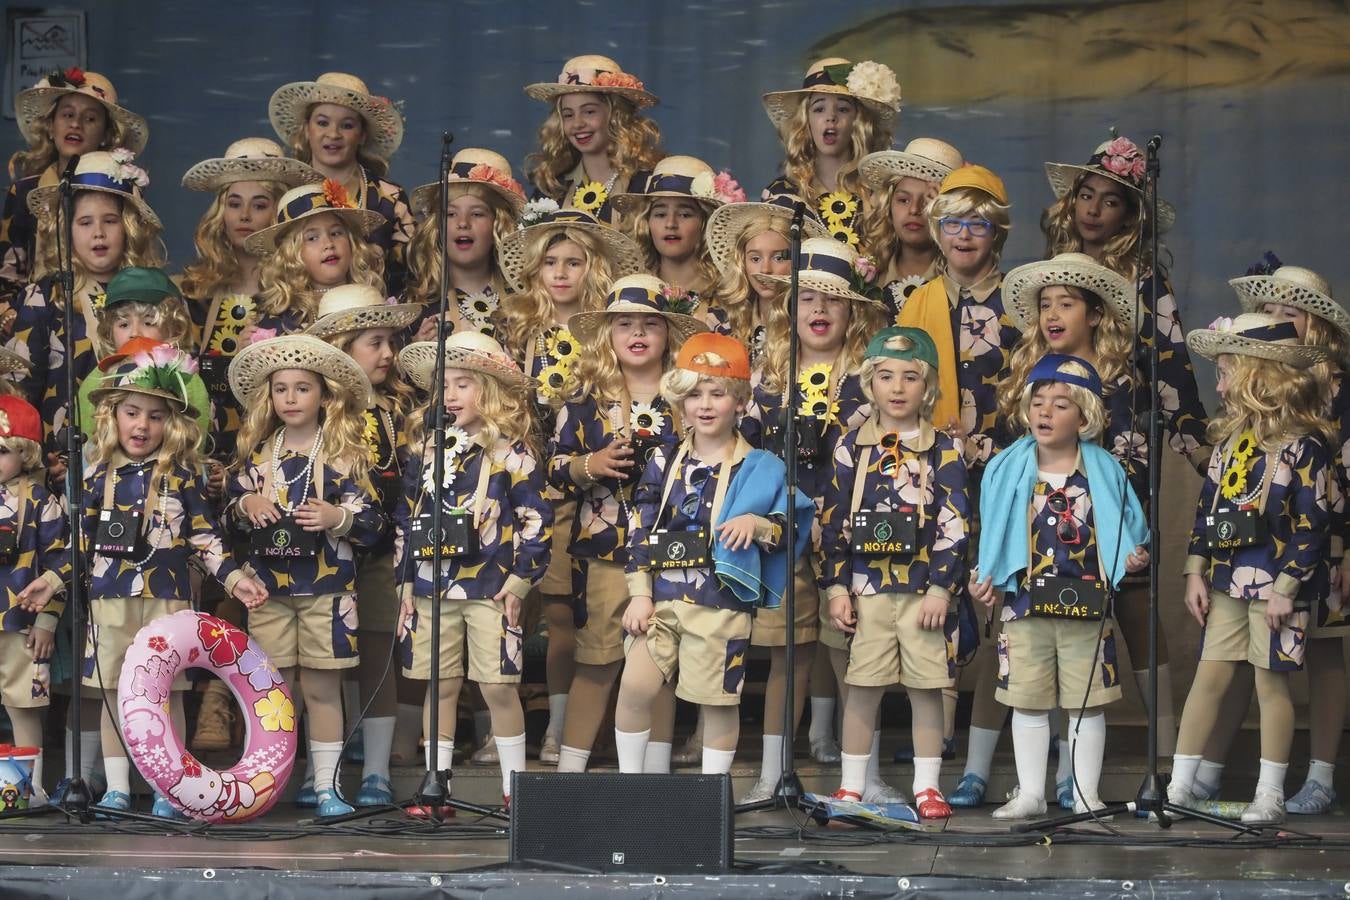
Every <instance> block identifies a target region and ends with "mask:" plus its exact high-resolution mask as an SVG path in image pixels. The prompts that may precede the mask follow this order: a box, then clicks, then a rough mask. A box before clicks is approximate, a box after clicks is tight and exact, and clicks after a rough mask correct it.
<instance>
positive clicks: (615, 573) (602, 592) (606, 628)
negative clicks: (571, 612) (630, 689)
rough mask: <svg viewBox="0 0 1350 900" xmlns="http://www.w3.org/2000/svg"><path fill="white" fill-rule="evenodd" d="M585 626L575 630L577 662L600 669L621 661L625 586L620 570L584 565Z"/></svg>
mask: <svg viewBox="0 0 1350 900" xmlns="http://www.w3.org/2000/svg"><path fill="white" fill-rule="evenodd" d="M585 598H586V624H585V625H583V626H582V627H581V628H578V629H577V653H576V660H577V662H579V663H584V664H585V665H588V666H603V665H607V664H609V663H612V662H618V661H619V660H621V659H623V637H624V632H623V611H624V610H625V609H627V608H628V582H627V580H626V579H625V578H624V575H623V566H621V565H619V564H617V563H612V562H602V561H601V560H598V559H590V560H587V561H586V593H585Z"/></svg>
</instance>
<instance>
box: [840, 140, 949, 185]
mask: <svg viewBox="0 0 1350 900" xmlns="http://www.w3.org/2000/svg"><path fill="white" fill-rule="evenodd" d="M965 164H966V161H965V159H963V158H962V156H961V151H960V150H957V149H956V148H955V147H953V146H952V145H951V144H949V143H947V142H946V141H939V140H938V139H937V138H915V139H914V140H912V141H910V142H909V143H908V144H906V145H905V149H903V150H878V151H877V152H875V153H869V154H867V155H866V156H864V157H863V158H862V159H861V160H859V161H858V172H859V173H860V174H861V175H862V180H863V184H865V185H867V186H868V187H869V188H870V189H872V190H874V191H880V190H882V189H884V188H885V187H886V185H888V184H890V183H891V182H892V181H894V180H895V179H897V178H917V179H919V180H920V181H936V182H938V183H939V184H941V183H942V179H944V178H946V177H947V176H948V175H950V174H952V172H953V171H954V170H956V169H959V168H961V167H962V166H963V165H965Z"/></svg>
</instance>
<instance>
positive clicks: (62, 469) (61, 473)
mask: <svg viewBox="0 0 1350 900" xmlns="http://www.w3.org/2000/svg"><path fill="white" fill-rule="evenodd" d="M65 477H66V458H65V456H63V455H61V454H60V453H48V454H47V483H48V484H51V485H59V484H60V483H61V482H62V481H63V480H64V479H65Z"/></svg>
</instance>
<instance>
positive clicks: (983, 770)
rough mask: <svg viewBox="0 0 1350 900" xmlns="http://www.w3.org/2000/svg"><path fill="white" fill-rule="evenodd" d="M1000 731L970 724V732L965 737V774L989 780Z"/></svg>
mask: <svg viewBox="0 0 1350 900" xmlns="http://www.w3.org/2000/svg"><path fill="white" fill-rule="evenodd" d="M1001 733H1002V732H1000V731H996V730H995V729H993V728H976V727H975V726H974V725H972V726H970V734H969V735H968V736H967V738H966V742H967V745H968V746H967V748H966V774H968V775H978V776H979V777H980V778H982V779H984V781H985V782H988V781H989V770H990V769H991V768H992V767H993V765H994V748H995V747H997V746H998V736H999V735H1000V734H1001Z"/></svg>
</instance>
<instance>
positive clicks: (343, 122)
mask: <svg viewBox="0 0 1350 900" xmlns="http://www.w3.org/2000/svg"><path fill="white" fill-rule="evenodd" d="M365 139H366V122H365V120H364V119H362V118H361V114H360V113H358V112H357V111H356V110H354V109H348V108H347V107H345V106H338V105H337V104H336V103H320V104H318V105H317V106H315V107H314V109H313V111H312V112H310V114H309V120H308V121H307V122H306V123H305V140H306V141H308V142H309V152H310V155H311V156H312V157H313V159H314V162H315V163H317V164H318V165H321V166H326V167H328V168H333V169H340V168H343V167H344V166H349V165H351V164H352V163H353V162H354V161H355V160H356V151H357V150H359V149H360V148H361V144H362V143H363V142H364V141H365Z"/></svg>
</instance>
